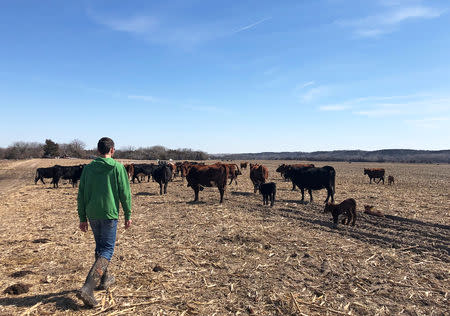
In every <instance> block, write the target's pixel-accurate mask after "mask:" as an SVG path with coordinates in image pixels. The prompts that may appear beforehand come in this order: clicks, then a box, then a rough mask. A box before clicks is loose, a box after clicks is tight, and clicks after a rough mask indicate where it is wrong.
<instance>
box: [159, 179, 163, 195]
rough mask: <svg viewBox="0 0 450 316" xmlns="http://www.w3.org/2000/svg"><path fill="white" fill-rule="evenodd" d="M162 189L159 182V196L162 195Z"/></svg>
mask: <svg viewBox="0 0 450 316" xmlns="http://www.w3.org/2000/svg"><path fill="white" fill-rule="evenodd" d="M162 187H163V184H162V182H161V181H160V182H159V195H162Z"/></svg>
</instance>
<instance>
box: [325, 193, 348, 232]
mask: <svg viewBox="0 0 450 316" xmlns="http://www.w3.org/2000/svg"><path fill="white" fill-rule="evenodd" d="M323 211H324V213H331V214H332V215H333V223H334V226H337V224H338V219H339V215H341V214H343V215H344V216H345V217H344V218H343V219H342V224H345V225H348V224H350V221H351V222H352V226H355V221H356V201H355V200H354V199H346V200H344V201H342V202H341V203H339V204H333V203H327V204H325V208H324V210H323Z"/></svg>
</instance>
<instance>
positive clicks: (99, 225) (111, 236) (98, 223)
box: [89, 219, 118, 261]
mask: <svg viewBox="0 0 450 316" xmlns="http://www.w3.org/2000/svg"><path fill="white" fill-rule="evenodd" d="M117 222H118V220H117V219H90V220H89V224H90V225H91V229H92V232H93V233H94V239H95V255H96V257H97V256H99V257H103V258H106V259H108V261H110V260H111V257H112V255H113V253H114V246H115V244H116V232H117Z"/></svg>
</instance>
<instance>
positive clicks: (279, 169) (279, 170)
mask: <svg viewBox="0 0 450 316" xmlns="http://www.w3.org/2000/svg"><path fill="white" fill-rule="evenodd" d="M285 170H286V165H285V164H282V165H280V166H279V167H278V168H277V170H275V171H276V172H284V171H285Z"/></svg>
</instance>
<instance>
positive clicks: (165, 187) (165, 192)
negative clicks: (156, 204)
mask: <svg viewBox="0 0 450 316" xmlns="http://www.w3.org/2000/svg"><path fill="white" fill-rule="evenodd" d="M167 184H168V182H165V183H164V194H167Z"/></svg>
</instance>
